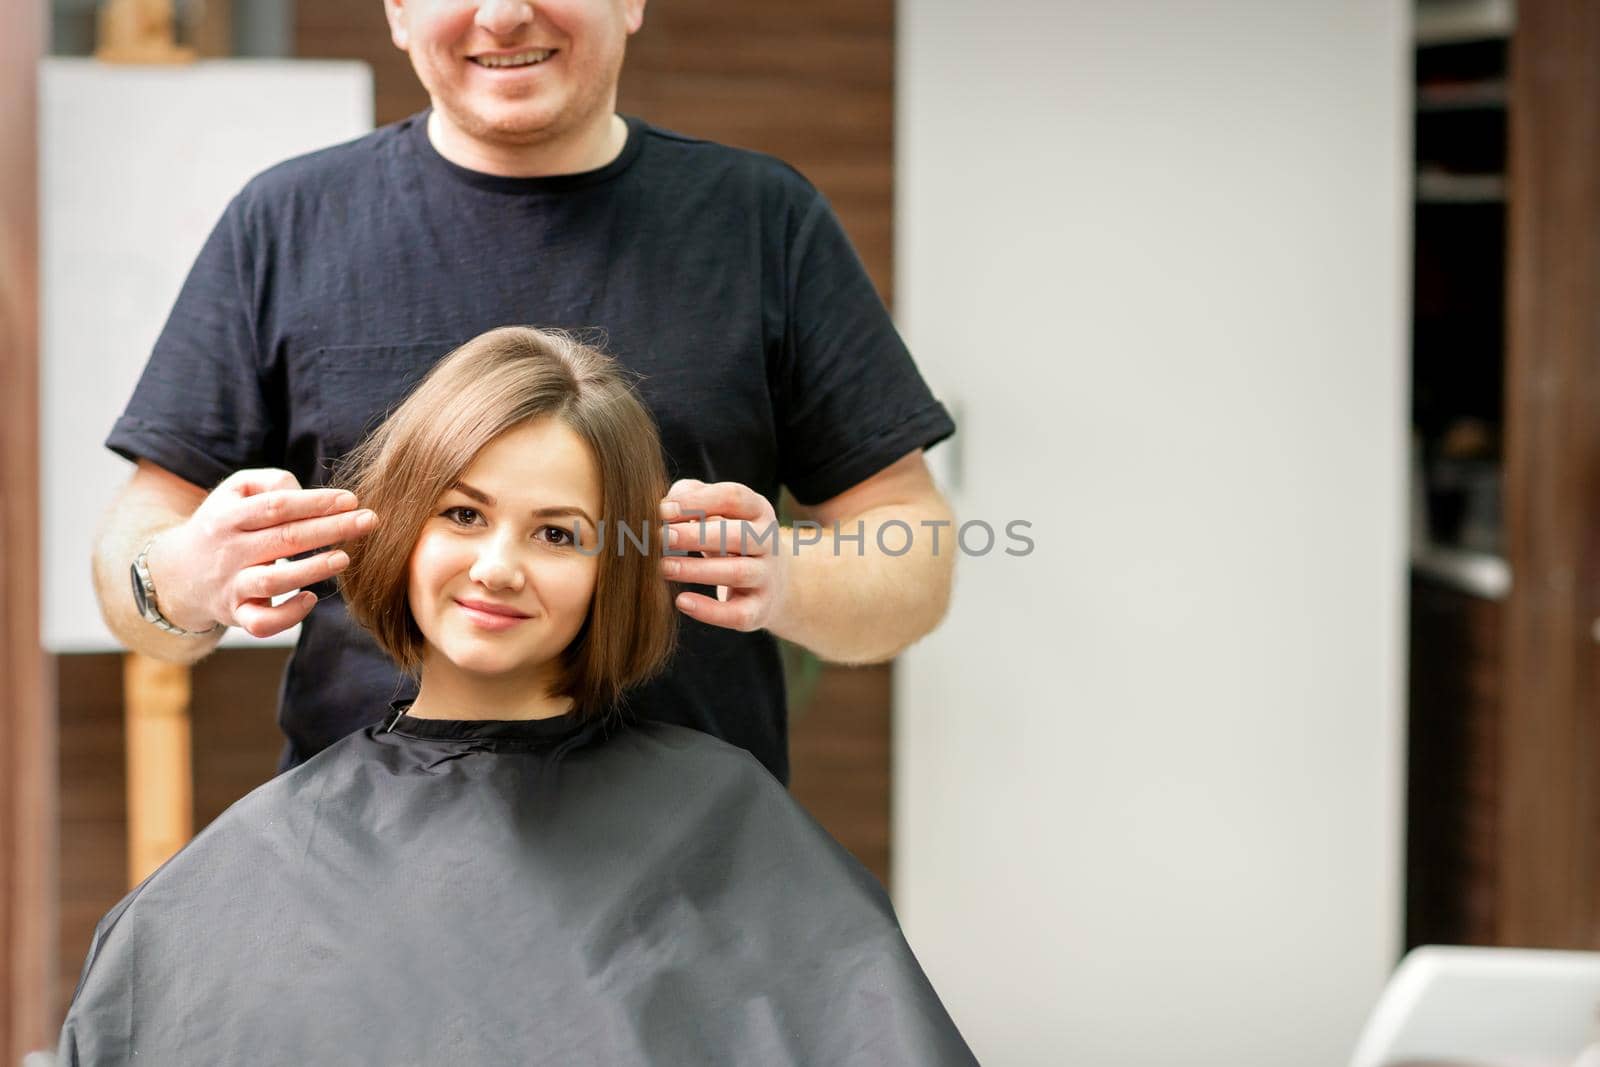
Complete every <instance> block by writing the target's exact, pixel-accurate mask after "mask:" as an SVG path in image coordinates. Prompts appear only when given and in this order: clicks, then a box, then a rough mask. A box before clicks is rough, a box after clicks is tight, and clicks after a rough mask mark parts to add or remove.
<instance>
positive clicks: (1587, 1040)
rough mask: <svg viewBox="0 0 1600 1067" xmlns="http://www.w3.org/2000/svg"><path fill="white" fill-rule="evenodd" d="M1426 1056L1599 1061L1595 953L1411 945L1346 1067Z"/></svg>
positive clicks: (1552, 1063)
mask: <svg viewBox="0 0 1600 1067" xmlns="http://www.w3.org/2000/svg"><path fill="white" fill-rule="evenodd" d="M1580 1057H1581V1058H1582V1059H1581V1061H1580ZM1432 1063H1438V1064H1452V1065H1454V1064H1462V1065H1472V1067H1546V1065H1548V1067H1600V952H1552V951H1546V950H1542V949H1510V948H1455V947H1437V946H1429V947H1425V948H1419V949H1415V950H1413V951H1412V952H1410V953H1409V954H1407V956H1406V958H1405V959H1403V960H1401V961H1400V966H1399V967H1398V968H1397V969H1396V970H1395V972H1394V975H1393V977H1391V978H1390V979H1389V984H1388V986H1387V987H1385V989H1384V991H1383V996H1382V997H1381V998H1380V999H1379V1001H1378V1006H1377V1008H1376V1009H1374V1011H1373V1013H1372V1017H1371V1018H1370V1019H1368V1020H1367V1025H1366V1028H1365V1030H1363V1031H1362V1034H1361V1040H1360V1042H1359V1043H1358V1044H1357V1046H1356V1053H1355V1057H1354V1059H1352V1060H1351V1067H1399V1065H1400V1064H1432Z"/></svg>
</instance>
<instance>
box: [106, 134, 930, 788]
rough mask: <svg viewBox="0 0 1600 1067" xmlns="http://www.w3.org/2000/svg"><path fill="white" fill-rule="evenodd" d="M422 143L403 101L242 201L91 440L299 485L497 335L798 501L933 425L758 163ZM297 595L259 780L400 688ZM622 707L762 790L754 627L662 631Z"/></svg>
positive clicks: (773, 493)
mask: <svg viewBox="0 0 1600 1067" xmlns="http://www.w3.org/2000/svg"><path fill="white" fill-rule="evenodd" d="M426 127H427V113H426V112H424V113H422V114H420V115H416V116H413V117H412V118H410V119H407V120H405V121H403V122H400V123H397V124H395V125H392V126H387V127H384V128H382V129H379V130H377V131H375V132H374V133H372V134H369V135H367V136H365V137H363V138H361V139H359V140H356V141H353V142H351V143H349V144H345V145H340V146H338V147H335V148H330V149H327V150H325V151H321V152H316V153H313V154H311V155H307V156H302V157H300V158H297V159H293V160H289V161H288V162H286V163H283V164H280V165H279V166H277V167H274V168H272V169H271V170H268V171H266V172H265V173H263V174H261V175H260V176H258V177H256V178H255V179H253V180H252V181H251V182H250V183H249V184H248V185H247V186H245V188H244V189H243V190H242V191H241V192H240V193H239V195H238V196H237V197H235V198H234V200H233V202H232V203H231V204H229V206H228V208H227V210H226V211H225V212H224V214H223V216H222V219H221V221H220V222H219V223H218V224H217V227H216V229H215V230H214V231H213V232H212V234H211V236H210V238H209V239H208V240H207V242H206V244H205V247H204V248H203V249H202V251H201V253H200V256H199V258H198V259H197V260H196V262H195V265H194V268H193V270H192V271H191V273H190V275H189V278H188V280H187V281H186V282H185V284H184V286H183V289H182V291H181V293H180V294H179V297H178V301H177V304H176V305H175V307H174V308H173V311H172V315H171V317H170V318H169V319H168V321H167V325H166V327H165V329H164V330H163V331H162V334H161V337H160V339H159V340H158V341H157V343H156V347H155V350H154V352H153V354H152V355H151V359H150V362H149V364H148V366H147V367H146V368H145V371H144V375H143V377H142V378H141V379H140V381H139V384H138V387H137V389H136V390H135V392H134V395H133V399H132V400H131V401H130V402H129V404H128V407H127V410H126V411H125V412H124V413H123V415H122V417H121V418H120V419H119V420H118V421H117V424H116V426H115V427H114V428H113V430H112V432H111V435H110V438H109V439H108V440H107V442H106V443H107V445H108V446H109V447H110V448H112V449H114V450H115V451H117V452H118V453H120V454H121V455H123V456H124V457H126V458H129V459H136V458H141V457H142V458H145V459H148V460H150V461H152V462H154V463H156V464H158V465H159V466H161V467H164V468H166V469H167V470H169V471H172V472H173V473H175V474H177V475H179V476H181V477H183V478H185V479H187V480H189V481H191V482H193V483H195V484H196V485H199V486H202V487H211V486H214V485H215V484H216V483H218V482H219V481H221V480H222V479H223V478H225V477H227V476H228V475H229V474H231V473H232V472H234V471H235V470H238V469H241V468H245V467H282V468H284V469H287V470H289V471H291V472H293V473H294V474H295V476H296V477H297V478H299V479H300V482H301V484H302V485H305V486H314V485H322V484H326V483H327V481H328V478H329V475H330V474H331V472H332V469H333V466H334V464H335V461H337V459H338V458H339V457H341V456H342V455H344V454H345V453H346V452H347V451H349V449H350V448H351V447H353V446H354V445H355V444H356V443H357V442H358V441H359V440H360V439H361V437H362V435H363V434H364V433H366V432H367V431H369V430H371V429H372V428H373V427H374V426H376V424H377V423H378V422H379V421H381V419H382V418H383V416H384V415H385V413H386V412H388V411H389V410H390V409H391V408H393V407H394V406H395V405H396V404H397V403H398V402H399V401H400V400H401V399H402V398H403V397H404V396H405V394H406V393H407V392H408V391H409V390H410V389H411V388H412V387H413V386H414V385H415V384H416V383H417V382H418V380H419V379H420V378H421V377H422V375H423V374H424V373H425V372H426V371H427V370H428V369H429V368H430V367H431V366H432V365H433V364H434V363H435V362H436V361H437V360H438V359H439V358H440V357H442V356H444V355H445V354H446V353H448V352H449V351H450V350H451V349H452V348H454V347H455V346H457V345H459V344H461V343H462V342H464V341H467V340H469V339H470V338H472V337H474V336H476V335H477V334H479V333H482V332H484V331H485V330H489V329H492V328H494V327H497V326H505V325H511V324H520V325H529V326H538V327H547V328H548V327H554V328H563V329H568V330H573V331H576V332H578V333H580V335H582V336H584V337H585V339H587V340H594V341H596V342H597V343H598V345H599V347H601V348H602V349H603V350H604V351H606V352H608V353H609V354H611V355H612V356H615V357H616V358H617V359H618V360H619V361H620V362H621V363H622V364H623V365H624V366H626V367H628V368H630V369H631V370H632V371H634V372H635V373H636V374H637V375H639V379H638V381H637V386H638V389H639V392H640V394H641V396H642V397H643V398H644V400H645V402H646V404H647V405H648V406H649V407H650V409H651V411H652V412H653V413H654V415H655V418H656V420H657V422H658V424H659V426H660V428H661V436H662V443H663V445H664V447H665V450H666V454H667V467H668V474H669V476H670V477H671V478H674V479H677V478H697V479H700V480H702V481H707V482H713V481H734V482H741V483H743V484H745V485H748V486H750V487H751V488H753V489H754V490H756V491H757V492H759V493H762V494H763V495H765V496H766V497H768V498H769V499H771V500H774V501H775V500H776V498H777V494H778V490H779V486H780V485H786V486H788V487H789V490H790V491H791V492H792V493H793V494H794V496H795V498H796V499H797V500H798V501H800V502H801V503H802V504H811V503H816V502H819V501H822V500H826V499H828V498H829V497H832V496H834V495H836V494H838V493H840V492H842V491H843V490H845V489H848V488H850V487H851V486H853V485H856V484H857V483H859V482H861V481H862V480H864V479H865V478H867V477H869V476H871V475H872V474H874V473H876V472H877V471H879V470H882V469H883V468H884V467H886V466H888V465H889V464H891V463H893V462H894V461H895V460H897V459H899V458H900V457H902V456H904V455H905V454H906V453H908V452H911V451H912V450H914V449H916V448H919V447H926V446H928V445H931V444H933V443H935V442H936V441H939V440H942V439H943V438H945V437H946V436H948V435H949V434H950V433H952V432H953V431H954V428H955V427H954V424H953V423H952V422H951V420H950V417H949V415H948V413H947V412H946V411H945V409H944V407H943V406H942V405H941V404H940V403H939V402H938V401H937V400H935V399H934V397H933V396H932V395H931V393H930V392H929V390H928V388H927V386H926V384H925V383H924V382H923V380H922V378H921V376H920V375H919V374H918V372H917V369H916V367H915V365H914V364H913V362H912V360H911V357H910V355H909V354H908V353H907V351H906V348H905V346H904V344H903V343H902V342H901V340H900V338H899V336H898V334H897V333H896V332H895V329H894V327H893V325H892V323H891V322H890V320H889V316H888V314H887V312H886V311H885V309H884V307H883V304H882V302H881V301H880V300H879V298H878V296H877V294H876V292H875V290H874V289H873V288H872V284H871V282H870V280H869V279H868V277H867V275H866V272H865V270H864V269H863V268H862V265H861V262H860V260H859V259H858V258H857V256H856V254H855V252H854V250H853V249H852V248H851V246H850V244H849V241H848V240H847V238H846V237H845V235H844V232H843V230H842V228H841V227H840V225H839V223H838V220H837V218H836V217H835V215H834V213H833V211H832V210H831V209H830V208H829V206H828V204H827V202H826V201H825V200H824V199H823V197H822V196H821V194H819V193H818V192H817V191H816V189H815V188H813V187H812V186H811V185H810V183H808V182H807V181H806V180H805V179H804V178H803V177H801V176H800V175H799V174H798V173H797V172H795V171H794V170H793V169H791V168H789V167H788V166H786V165H784V164H783V163H781V162H779V161H777V160H775V159H772V158H771V157H768V156H764V155H761V154H759V153H755V152H748V151H743V150H739V149H733V148H728V147H725V146H722V145H717V144H712V143H710V142H706V141H700V140H696V139H693V138H688V137H683V136H680V135H678V134H675V133H670V132H668V131H665V130H662V129H658V128H656V127H653V126H650V125H648V124H646V123H644V122H641V121H639V120H637V119H630V120H628V139H627V143H626V146H625V147H624V148H623V150H622V153H621V154H620V155H619V156H618V157H617V159H615V160H614V161H613V162H611V163H610V164H608V165H606V166H605V167H602V168H600V169H599V170H594V171H589V172H586V173H583V174H574V175H562V176H558V177H548V178H505V177H497V176H492V175H486V174H482V173H478V172H476V171H471V170H467V169H465V168H462V167H459V166H457V165H455V164H453V163H451V162H450V161H448V160H446V159H445V158H444V157H443V156H441V155H439V153H438V152H437V150H435V149H434V148H433V146H432V145H431V143H430V142H429V140H428V137H427V133H426ZM843 550H844V551H855V548H854V546H853V545H852V544H850V543H848V542H846V543H845V544H844V548H843ZM316 591H317V593H318V594H319V595H320V596H321V597H322V599H321V601H320V602H319V603H318V604H317V606H316V608H315V609H314V610H313V611H312V613H311V615H310V616H309V617H308V618H307V619H306V621H305V622H304V624H303V625H302V632H301V637H300V642H299V645H298V647H297V648H296V649H295V653H294V655H293V657H292V659H291V660H290V662H289V665H288V668H287V670H286V672H285V676H284V680H283V688H282V693H281V699H280V708H279V721H280V724H281V726H282V728H283V731H284V733H285V734H286V735H287V737H288V741H289V744H288V748H287V749H286V752H285V758H284V764H285V766H288V765H292V764H295V763H299V762H301V761H303V760H305V759H307V758H309V757H310V756H312V755H313V754H315V753H317V752H319V751H321V750H322V749H323V748H325V747H327V746H328V745H330V744H332V743H333V742H334V741H337V740H339V739H340V738H342V737H344V736H346V735H348V734H350V733H353V732H354V731H356V730H358V729H360V728H362V727H364V726H367V725H369V724H370V716H369V715H368V712H369V711H370V709H371V708H373V707H382V705H383V703H384V701H386V700H388V699H390V698H391V697H398V698H404V697H407V696H409V695H410V692H411V686H410V683H409V682H407V681H406V680H405V679H404V678H403V676H402V675H400V674H399V673H398V671H397V670H396V669H395V668H394V666H393V665H392V664H391V663H390V662H389V660H388V659H387V658H386V657H385V656H384V655H383V653H382V652H381V651H380V650H379V649H378V647H377V645H376V644H375V643H374V642H373V640H372V639H371V638H370V637H369V636H368V635H367V634H366V632H365V631H363V630H361V629H360V628H359V627H357V626H355V625H354V624H353V623H352V622H351V621H350V620H349V618H348V616H347V615H346V613H345V610H344V604H343V602H342V601H341V600H340V599H339V598H338V597H337V595H335V593H334V589H333V587H332V585H331V583H329V584H327V585H324V586H321V587H318V588H317V589H316ZM629 707H630V709H631V711H632V712H633V713H634V714H636V715H638V716H640V717H643V718H650V719H657V720H662V721H666V722H673V723H679V724H682V725H685V726H691V727H694V728H696V729H700V730H703V731H705V732H707V733H709V734H712V735H714V736H716V737H720V738H722V739H724V740H726V741H728V742H731V743H732V744H735V745H739V746H740V747H742V748H745V749H747V750H749V751H750V752H751V753H753V754H754V755H755V756H756V757H757V758H758V759H760V760H761V762H762V763H763V764H765V765H766V767H767V768H768V769H769V770H771V771H772V772H773V774H774V775H776V776H777V777H778V779H779V780H780V781H784V782H787V780H788V752H787V740H786V739H787V730H786V710H785V706H784V690H783V677H782V669H781V665H780V661H779V657H778V652H777V647H776V643H775V641H774V639H773V638H772V637H771V635H769V634H767V633H765V632H759V633H751V634H745V633H737V632H734V631H731V630H725V629H720V628H715V627H710V626H706V625H704V624H702V623H698V622H695V621H694V620H691V619H683V620H682V635H681V642H680V649H679V651H678V653H677V655H676V657H675V658H674V660H673V662H672V664H671V665H670V666H669V668H668V670H667V672H666V673H665V674H664V675H663V676H661V677H660V678H658V679H657V680H656V681H654V682H651V683H649V684H648V685H646V686H643V687H641V688H640V689H638V690H636V691H634V693H633V694H632V695H631V696H630V698H629Z"/></svg>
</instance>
